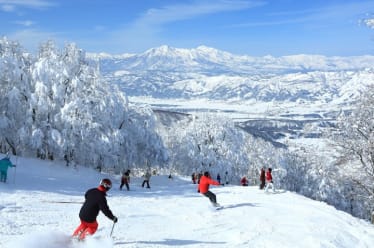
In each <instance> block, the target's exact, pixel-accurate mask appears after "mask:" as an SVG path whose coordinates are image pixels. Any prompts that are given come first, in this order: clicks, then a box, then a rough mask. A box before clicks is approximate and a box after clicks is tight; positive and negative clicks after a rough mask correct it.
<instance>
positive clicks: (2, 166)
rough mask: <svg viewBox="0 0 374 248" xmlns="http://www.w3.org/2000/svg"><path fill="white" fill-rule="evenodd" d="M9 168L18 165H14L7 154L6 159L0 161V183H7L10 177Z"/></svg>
mask: <svg viewBox="0 0 374 248" xmlns="http://www.w3.org/2000/svg"><path fill="white" fill-rule="evenodd" d="M8 167H16V165H14V164H12V162H11V161H10V158H9V155H8V154H7V155H6V157H5V158H3V159H1V160H0V174H1V175H0V182H4V183H6V179H7V177H8Z"/></svg>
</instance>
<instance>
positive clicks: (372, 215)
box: [371, 211, 374, 224]
mask: <svg viewBox="0 0 374 248" xmlns="http://www.w3.org/2000/svg"><path fill="white" fill-rule="evenodd" d="M371 223H372V224H374V211H373V212H372V213H371Z"/></svg>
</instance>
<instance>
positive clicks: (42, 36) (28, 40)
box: [7, 29, 61, 52]
mask: <svg viewBox="0 0 374 248" xmlns="http://www.w3.org/2000/svg"><path fill="white" fill-rule="evenodd" d="M59 36H60V34H59V33H48V32H41V31H38V30H36V29H24V30H19V31H17V32H15V33H12V34H9V35H7V37H8V38H10V39H12V40H15V41H18V42H19V43H20V44H21V46H22V47H24V48H25V49H26V50H27V51H28V52H35V51H37V49H38V48H39V45H40V44H41V43H43V42H46V41H47V40H53V41H56V42H58V41H59V40H61V39H59Z"/></svg>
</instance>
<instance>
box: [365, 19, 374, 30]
mask: <svg viewBox="0 0 374 248" xmlns="http://www.w3.org/2000/svg"><path fill="white" fill-rule="evenodd" d="M364 23H365V25H366V26H368V27H369V28H372V29H374V18H372V19H366V20H364Z"/></svg>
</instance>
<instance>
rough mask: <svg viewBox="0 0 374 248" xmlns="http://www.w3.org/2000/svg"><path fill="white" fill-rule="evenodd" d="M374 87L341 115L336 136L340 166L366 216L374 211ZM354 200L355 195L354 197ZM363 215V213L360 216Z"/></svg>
mask: <svg viewBox="0 0 374 248" xmlns="http://www.w3.org/2000/svg"><path fill="white" fill-rule="evenodd" d="M373 106H374V86H373V85H370V86H368V88H367V90H366V91H365V92H363V93H362V97H361V99H360V100H359V101H357V104H356V106H355V108H354V109H353V110H352V112H350V113H345V114H344V113H342V114H341V116H340V117H339V118H338V120H337V130H336V131H335V132H334V133H333V134H334V135H333V136H332V139H333V140H334V141H335V144H336V146H337V149H338V151H339V160H338V164H339V165H340V170H341V171H344V173H342V174H343V176H344V178H345V180H346V181H347V183H346V184H347V185H349V187H354V191H355V192H356V193H357V194H355V197H354V200H355V201H361V202H362V203H363V204H364V208H365V215H366V217H367V216H369V215H370V212H371V211H372V210H373V209H374V184H373V182H374V108H373ZM352 197H353V196H352ZM360 215H362V213H361V214H360Z"/></svg>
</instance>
